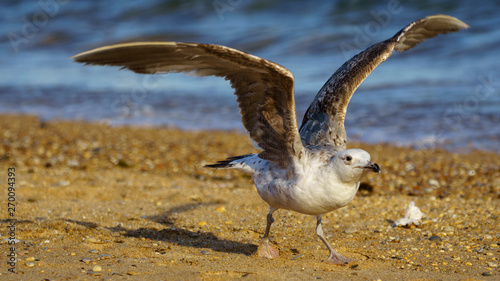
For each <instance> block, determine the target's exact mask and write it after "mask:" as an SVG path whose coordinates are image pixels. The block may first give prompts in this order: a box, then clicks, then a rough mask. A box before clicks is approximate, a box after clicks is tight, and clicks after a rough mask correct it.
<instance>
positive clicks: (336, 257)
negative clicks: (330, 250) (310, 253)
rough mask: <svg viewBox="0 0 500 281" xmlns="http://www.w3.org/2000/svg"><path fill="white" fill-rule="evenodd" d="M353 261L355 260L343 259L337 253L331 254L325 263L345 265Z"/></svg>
mask: <svg viewBox="0 0 500 281" xmlns="http://www.w3.org/2000/svg"><path fill="white" fill-rule="evenodd" d="M353 261H355V260H353V259H350V258H348V257H344V256H342V255H341V254H339V253H335V254H331V255H330V256H329V257H328V259H327V260H326V262H327V263H331V264H338V265H347V264H349V263H350V262H353Z"/></svg>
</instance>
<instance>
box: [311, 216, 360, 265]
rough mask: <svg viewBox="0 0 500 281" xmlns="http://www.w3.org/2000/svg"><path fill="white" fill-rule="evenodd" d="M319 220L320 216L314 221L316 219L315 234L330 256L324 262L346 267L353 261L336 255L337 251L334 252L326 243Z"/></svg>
mask: <svg viewBox="0 0 500 281" xmlns="http://www.w3.org/2000/svg"><path fill="white" fill-rule="evenodd" d="M321 218H322V216H321V215H320V216H316V219H317V223H316V234H317V235H318V237H319V239H321V241H323V243H324V244H325V245H326V247H327V248H328V251H330V256H329V257H328V259H327V260H326V262H328V263H331V264H339V265H346V264H348V263H350V262H353V261H354V260H353V259H350V258H348V257H344V256H342V255H341V254H339V253H337V251H335V250H334V249H333V248H332V246H331V245H330V243H328V241H326V238H325V236H324V235H323V228H322V227H321Z"/></svg>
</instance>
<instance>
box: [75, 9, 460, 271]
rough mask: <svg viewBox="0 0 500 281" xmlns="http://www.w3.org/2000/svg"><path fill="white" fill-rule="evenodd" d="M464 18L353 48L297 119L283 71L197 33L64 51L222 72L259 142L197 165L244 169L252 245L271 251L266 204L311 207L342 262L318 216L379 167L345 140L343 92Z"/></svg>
mask: <svg viewBox="0 0 500 281" xmlns="http://www.w3.org/2000/svg"><path fill="white" fill-rule="evenodd" d="M468 27H469V26H468V25H467V24H465V23H464V22H462V21H460V20H458V19H456V18H454V17H451V16H447V15H433V16H428V17H425V18H422V19H419V20H417V21H414V22H412V23H410V24H409V25H407V26H406V27H405V28H403V29H402V30H400V31H399V32H397V33H396V34H395V35H394V36H393V37H391V38H389V39H387V40H385V41H382V42H380V43H377V44H374V45H372V46H370V47H369V48H367V49H366V50H364V51H362V52H360V53H359V54H357V55H355V56H354V57H353V58H351V59H350V60H348V61H347V62H346V63H344V64H343V65H342V66H341V67H340V68H339V69H338V70H337V71H336V72H335V73H334V74H333V75H332V76H331V77H330V79H329V80H328V81H327V82H326V83H325V84H324V86H323V87H322V88H321V90H320V91H319V92H318V94H317V95H316V97H315V98H314V100H313V102H312V103H311V105H310V106H309V108H308V109H307V112H306V113H305V115H304V118H303V121H302V125H301V127H300V129H299V127H298V125H297V120H296V115H295V114H296V113H295V100H294V77H293V75H292V73H291V72H290V71H289V70H288V69H286V68H285V67H283V66H281V65H278V64H276V63H274V62H271V61H269V60H266V59H263V58H260V57H257V56H254V55H251V54H248V53H245V52H242V51H239V50H235V49H232V48H229V47H225V46H220V45H211V44H199V43H179V42H133V43H123V44H116V45H110V46H104V47H100V48H96V49H93V50H90V51H87V52H83V53H80V54H78V55H75V56H73V57H72V59H74V60H75V61H76V62H80V63H85V64H92V65H110V66H121V67H122V69H123V68H124V69H129V70H131V71H134V72H137V73H142V74H161V73H179V72H185V73H190V74H194V75H197V76H218V77H224V78H225V79H226V80H229V82H230V83H231V86H232V88H234V90H235V95H236V96H237V102H238V106H239V109H240V114H241V120H242V123H243V126H244V127H245V129H246V130H247V131H248V133H249V135H250V138H251V140H252V143H253V144H254V146H255V147H256V148H258V149H260V150H261V152H260V153H253V154H246V155H241V156H235V157H230V158H227V159H226V160H223V161H219V162H218V163H216V164H211V165H206V167H210V168H224V169H237V170H241V171H243V172H247V173H250V174H252V175H253V180H254V183H255V186H256V188H257V191H258V193H259V195H260V197H261V198H262V199H263V200H264V201H265V202H267V204H269V213H268V214H267V225H266V230H265V232H264V236H263V237H262V242H261V244H260V246H259V248H258V250H257V255H258V256H260V257H263V258H276V257H278V256H279V252H278V250H277V249H276V248H275V246H274V245H273V243H271V242H270V240H269V232H270V228H271V224H272V223H273V222H274V218H273V213H274V212H275V211H276V210H278V209H287V210H292V211H295V212H298V213H302V214H307V215H312V216H315V217H316V234H317V236H318V237H319V239H320V240H321V241H322V242H323V243H324V244H325V245H326V247H327V248H328V250H329V256H328V259H327V260H326V262H329V263H332V264H348V263H350V262H352V261H353V259H351V258H348V257H345V256H343V255H341V254H339V253H338V252H337V251H335V250H334V249H333V247H332V246H331V245H330V243H328V241H327V240H326V238H325V235H324V232H323V229H322V224H321V220H322V216H323V215H324V214H326V213H328V212H331V211H333V210H336V209H338V208H341V207H344V206H346V205H347V204H348V203H350V202H351V201H352V200H353V199H354V197H355V195H356V192H357V191H358V188H359V184H360V181H361V179H362V178H363V176H365V175H366V174H367V173H369V172H376V173H379V172H380V167H379V166H378V165H377V164H376V163H374V162H372V161H371V159H370V154H369V153H368V152H366V151H364V150H361V149H346V143H347V141H346V139H347V137H346V132H345V128H344V119H345V116H346V111H347V105H348V103H349V101H350V99H351V97H352V95H353V94H354V92H355V90H356V89H357V88H358V86H359V85H360V84H361V82H363V80H364V79H365V78H366V77H367V76H368V75H369V74H370V73H371V72H372V71H373V70H374V69H375V68H376V67H377V66H378V65H379V64H380V63H382V62H383V61H385V60H386V59H387V58H388V57H389V56H390V55H391V54H392V52H393V50H396V51H398V52H404V51H406V50H409V49H411V48H413V47H415V46H416V45H417V44H419V43H420V42H422V41H424V40H426V39H428V38H432V37H434V36H436V35H438V34H445V33H449V32H456V31H458V30H460V29H464V28H468Z"/></svg>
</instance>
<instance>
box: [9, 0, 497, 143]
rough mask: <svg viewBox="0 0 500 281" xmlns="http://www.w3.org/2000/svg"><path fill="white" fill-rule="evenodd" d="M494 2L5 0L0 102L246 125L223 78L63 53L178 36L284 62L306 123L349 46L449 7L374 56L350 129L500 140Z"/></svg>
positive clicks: (71, 113) (409, 138)
mask: <svg viewBox="0 0 500 281" xmlns="http://www.w3.org/2000/svg"><path fill="white" fill-rule="evenodd" d="M499 11H500V2H499V1H497V0H485V1H481V2H478V1H470V0H445V1H425V0H422V1H403V0H401V1H397V0H383V1H371V0H370V1H362V0H357V1H355V0H354V1H353V0H345V1H344V0H337V1H307V2H306V1H290V0H287V1H284V0H281V1H264V0H256V1H250V0H248V1H247V0H214V1H211V0H209V1H194V0H192V1H187V0H171V1H168V0H144V1H91V0H80V1H76V0H38V1H17V0H3V1H1V2H0V18H1V21H2V24H1V25H0V34H1V37H0V52H1V53H2V56H1V57H0V114H7V113H16V114H17V113H21V114H31V115H37V116H39V117H40V118H41V119H43V120H51V119H70V120H84V121H93V122H106V123H110V124H114V125H121V124H128V125H141V126H173V127H179V128H182V129H188V130H193V129H194V130H199V129H222V130H239V131H242V132H243V131H244V129H243V127H242V125H241V122H240V118H239V113H238V108H237V105H236V102H235V96H234V95H233V94H232V89H231V87H230V85H229V83H228V82H227V81H225V80H224V79H220V78H212V77H207V78H199V77H190V76H185V75H182V74H169V75H162V76H158V75H155V76H145V75H139V74H135V73H132V72H129V71H118V68H113V67H97V66H83V65H81V64H77V63H74V62H72V60H70V59H69V57H71V56H73V55H75V54H78V53H80V52H83V51H87V50H89V49H92V48H96V47H100V46H103V45H107V44H114V43H120V42H130V41H183V42H201V43H211V44H220V45H225V46H230V47H233V48H236V49H240V50H242V51H245V52H248V53H252V54H254V55H257V56H260V57H263V58H266V59H268V60H271V61H274V62H276V63H279V64H281V65H283V66H285V67H287V68H288V69H290V70H291V71H292V72H293V73H294V75H295V85H296V89H295V95H296V104H297V114H298V118H299V124H300V122H301V120H302V116H303V114H304V112H305V110H306V109H307V107H308V106H309V104H310V102H311V101H312V99H313V98H314V96H315V95H316V93H317V92H318V91H319V89H320V88H321V87H322V85H323V84H324V83H325V82H326V80H327V79H328V78H329V77H330V75H331V74H332V73H333V72H334V71H335V70H336V69H337V68H338V67H340V66H341V65H342V64H343V63H344V62H345V61H346V60H348V59H349V58H350V57H352V56H353V55H355V54H356V53H358V52H360V51H362V50H364V49H366V48H367V47H368V46H370V45H372V44H374V43H377V42H379V41H382V40H385V39H387V38H389V37H391V36H392V35H394V34H395V33H396V32H397V31H399V30H400V29H402V28H403V27H404V26H406V25H407V24H409V23H410V22H412V21H414V20H416V19H419V18H421V17H425V16H428V15H433V14H448V15H451V16H455V17H457V18H459V19H461V20H463V21H464V22H466V23H468V24H469V25H470V26H471V28H470V29H468V30H462V31H460V32H457V33H453V34H447V35H442V36H439V37H436V38H434V39H431V40H428V41H426V42H424V43H422V44H421V45H419V46H417V47H416V48H414V49H412V50H410V51H408V52H405V53H394V54H393V56H392V57H391V58H390V59H388V60H387V61H386V62H384V63H383V64H382V65H380V66H379V67H378V68H377V69H376V70H375V71H374V72H373V73H372V74H371V75H370V76H369V77H368V78H367V80H365V82H364V83H363V84H362V85H361V87H360V88H359V89H358V91H357V93H356V94H355V95H354V96H353V98H352V100H351V103H350V105H349V108H348V112H347V119H346V130H347V134H348V137H349V139H350V140H356V141H363V142H369V143H376V142H388V143H393V144H396V145H406V146H413V147H416V148H428V147H434V146H440V147H444V148H446V149H449V150H453V151H457V150H458V151H461V150H467V149H471V148H472V149H485V150H493V151H500V76H499V70H500V65H499V59H500V48H499V47H498V46H500V29H498V26H500V14H499V13H500V12H499Z"/></svg>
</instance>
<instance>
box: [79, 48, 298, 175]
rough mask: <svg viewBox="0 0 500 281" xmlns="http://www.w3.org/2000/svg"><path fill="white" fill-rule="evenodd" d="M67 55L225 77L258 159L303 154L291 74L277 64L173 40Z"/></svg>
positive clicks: (286, 159)
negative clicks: (259, 148) (233, 93)
mask: <svg viewBox="0 0 500 281" xmlns="http://www.w3.org/2000/svg"><path fill="white" fill-rule="evenodd" d="M72 58H73V59H74V60H75V61H77V62H83V63H86V64H95V65H112V66H122V68H126V69H130V70H132V71H134V72H137V73H145V74H154V73H169V72H189V73H193V74H195V75H199V76H211V75H212V76H219V77H225V78H226V79H227V80H229V81H230V82H231V86H232V87H233V88H234V89H235V95H236V96H237V102H238V105H239V108H240V113H241V119H242V122H243V125H244V126H245V128H246V129H247V130H248V132H249V133H250V137H251V138H252V140H253V141H254V142H255V143H256V144H257V145H258V146H259V147H261V148H262V149H263V151H262V152H261V153H260V156H261V158H263V159H266V160H269V161H271V162H273V163H276V164H278V165H279V166H280V167H282V168H285V167H286V166H287V165H288V164H287V163H290V162H292V161H293V158H295V157H301V155H303V150H304V147H303V146H302V142H301V140H300V137H299V133H298V128H297V120H296V117H295V100H294V96H293V95H294V93H293V86H294V79H293V75H292V73H291V72H290V71H289V70H288V69H286V68H284V67H282V66H280V65H278V64H276V63H273V62H270V61H268V60H265V59H262V58H259V57H256V56H253V55H250V54H247V53H244V52H241V51H238V50H235V49H231V48H228V47H224V46H218V45H208V44H196V43H176V42H137V43H124V44H117V45H111V46H105V47H101V48H97V49H94V50H91V51H88V52H84V53H81V54H78V55H76V56H74V57H72Z"/></svg>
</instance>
